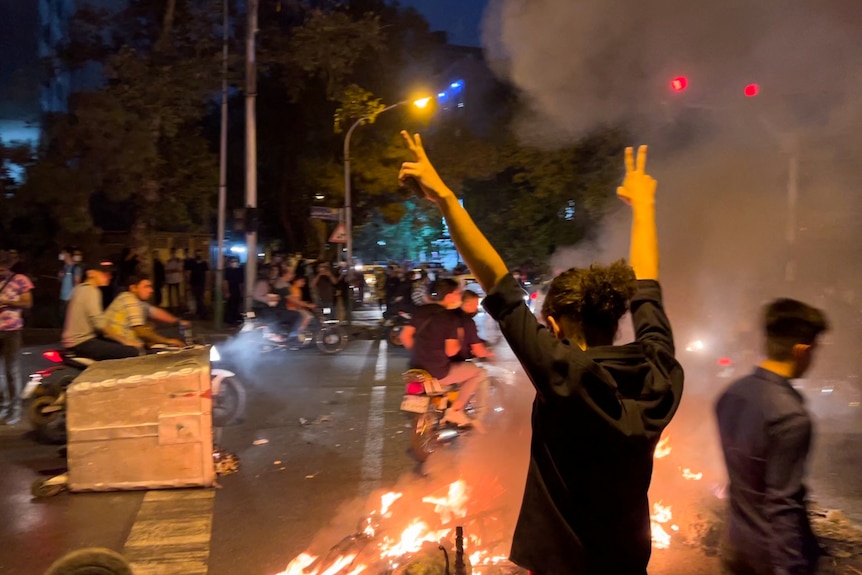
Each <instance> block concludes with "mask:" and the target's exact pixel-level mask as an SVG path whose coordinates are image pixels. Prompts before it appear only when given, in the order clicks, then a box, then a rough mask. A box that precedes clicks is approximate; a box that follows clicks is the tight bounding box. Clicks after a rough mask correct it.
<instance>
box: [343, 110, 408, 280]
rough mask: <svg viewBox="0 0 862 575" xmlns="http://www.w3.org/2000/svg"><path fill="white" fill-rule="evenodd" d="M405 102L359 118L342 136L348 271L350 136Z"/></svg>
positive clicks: (350, 263) (350, 259)
mask: <svg viewBox="0 0 862 575" xmlns="http://www.w3.org/2000/svg"><path fill="white" fill-rule="evenodd" d="M406 103H407V102H406V101H404V102H398V103H397V104H392V105H391V106H386V107H385V108H383V109H382V110H380V111H379V112H378V113H377V114H375V115H374V116H365V117H362V118H359V119H358V120H356V122H354V124H353V125H352V126H350V129H349V130H347V135H346V136H344V228H345V229H344V231H345V233H346V234H347V246H346V247H347V257H346V261H347V269H348V271H349V270H350V269H351V268H353V208H352V205H351V197H350V192H351V189H350V137H351V136H352V135H353V131H354V130H356V128H358V127H359V126H360V125H361V124H362V123H363V122H366V121H369V120H373V119H375V118H376V117H377V116H379V115H380V114H382V113H383V112H388V111H389V110H391V109H393V108H397V107H398V106H401V105H402V104H406ZM338 259H339V260H340V259H341V257H340V256H339V258H338Z"/></svg>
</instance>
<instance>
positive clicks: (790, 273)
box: [784, 141, 799, 283]
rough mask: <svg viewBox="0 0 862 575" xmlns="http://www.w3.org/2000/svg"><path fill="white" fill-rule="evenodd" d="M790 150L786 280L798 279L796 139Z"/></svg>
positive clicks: (797, 169)
mask: <svg viewBox="0 0 862 575" xmlns="http://www.w3.org/2000/svg"><path fill="white" fill-rule="evenodd" d="M792 146H793V148H792V149H791V150H790V162H789V166H788V169H787V263H786V266H787V267H786V268H785V270H784V280H785V281H786V282H788V283H789V282H793V281H795V280H796V229H797V228H798V227H799V224H798V223H797V207H796V205H797V203H798V200H799V145H798V144H797V143H796V142H795V141H794V142H793V143H792Z"/></svg>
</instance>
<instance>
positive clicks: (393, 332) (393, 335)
mask: <svg viewBox="0 0 862 575" xmlns="http://www.w3.org/2000/svg"><path fill="white" fill-rule="evenodd" d="M402 329H404V326H401V325H393V326H392V327H391V328H389V337H388V339H389V343H390V344H392V345H394V346H395V347H403V346H404V342H403V341H401V330H402Z"/></svg>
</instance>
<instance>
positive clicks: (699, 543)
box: [687, 498, 862, 575]
mask: <svg viewBox="0 0 862 575" xmlns="http://www.w3.org/2000/svg"><path fill="white" fill-rule="evenodd" d="M726 503H727V502H726V501H723V500H719V499H715V498H712V499H707V500H705V501H704V502H703V504H702V506H701V508H700V509H699V510H698V513H697V520H696V521H694V522H692V524H691V525H690V526H689V533H690V535H689V538H688V541H687V543H688V544H690V545H693V546H696V547H699V548H700V549H701V550H702V551H703V552H704V553H705V554H706V555H708V556H716V555H718V553H719V546H720V543H721V537H722V534H723V532H724V523H725V517H726ZM808 516H809V518H810V520H811V528H812V530H813V531H814V534H815V535H816V536H817V539H818V541H819V542H820V545H821V547H823V549H824V550H825V551H826V552H827V554H828V555H827V557H825V563H826V565H825V567H828V568H829V569H830V570H829V571H827V572H828V573H834V574H835V575H845V574H846V575H862V528H860V527H859V526H858V525H856V524H855V523H853V522H852V521H850V520H849V519H848V518H847V517H846V516H845V515H844V514H843V513H842V512H841V511H839V510H835V509H826V508H824V507H821V506H819V505H817V504H814V503H811V504H809V507H808Z"/></svg>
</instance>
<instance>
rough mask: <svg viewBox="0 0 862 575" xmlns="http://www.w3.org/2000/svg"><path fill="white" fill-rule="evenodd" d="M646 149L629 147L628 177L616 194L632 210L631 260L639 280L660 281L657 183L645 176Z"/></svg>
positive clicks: (627, 159) (627, 158)
mask: <svg viewBox="0 0 862 575" xmlns="http://www.w3.org/2000/svg"><path fill="white" fill-rule="evenodd" d="M646 160H647V147H646V146H640V147H639V148H638V155H637V161H636V162H635V158H634V150H632V148H626V160H625V161H626V176H625V179H624V180H623V185H622V186H620V187H619V188H617V195H618V196H619V197H620V199H622V200H623V201H624V202H626V203H627V204H628V205H630V206H631V208H632V238H631V251H630V254H629V260H630V263H631V266H632V268H633V269H634V271H635V276H636V277H637V278H638V279H639V280H658V233H657V231H656V224H655V189H656V181H655V180H654V179H653V178H652V177H651V176H650V175H649V174H647V173H646Z"/></svg>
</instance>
